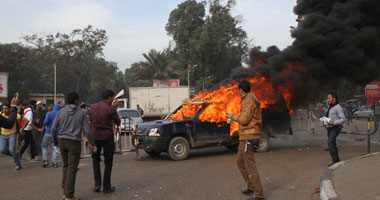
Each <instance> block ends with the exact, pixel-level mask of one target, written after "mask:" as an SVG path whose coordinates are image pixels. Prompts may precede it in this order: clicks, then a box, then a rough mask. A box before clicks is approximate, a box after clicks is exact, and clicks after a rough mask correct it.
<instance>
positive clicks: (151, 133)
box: [149, 128, 160, 136]
mask: <svg viewBox="0 0 380 200" xmlns="http://www.w3.org/2000/svg"><path fill="white" fill-rule="evenodd" d="M149 136H160V133H158V128H151V129H150V130H149Z"/></svg>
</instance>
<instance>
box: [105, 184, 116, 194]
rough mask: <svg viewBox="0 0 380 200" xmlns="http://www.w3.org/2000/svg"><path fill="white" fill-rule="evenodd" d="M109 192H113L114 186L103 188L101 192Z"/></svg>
mask: <svg viewBox="0 0 380 200" xmlns="http://www.w3.org/2000/svg"><path fill="white" fill-rule="evenodd" d="M111 192H115V186H111V187H110V188H109V189H104V188H103V193H104V194H108V193H111Z"/></svg>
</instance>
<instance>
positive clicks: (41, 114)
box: [32, 101, 46, 155]
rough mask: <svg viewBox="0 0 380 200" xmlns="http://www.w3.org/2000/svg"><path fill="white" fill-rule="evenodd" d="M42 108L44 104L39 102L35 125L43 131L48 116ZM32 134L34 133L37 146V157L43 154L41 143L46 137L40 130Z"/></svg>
mask: <svg viewBox="0 0 380 200" xmlns="http://www.w3.org/2000/svg"><path fill="white" fill-rule="evenodd" d="M42 108H43V106H42V102H41V101H37V103H36V108H35V110H34V112H33V124H34V126H36V127H37V128H38V129H43V126H44V120H45V116H46V114H45V113H44V112H43V110H42ZM32 133H33V140H34V144H35V145H36V147H35V149H36V155H41V154H42V151H41V143H42V139H43V137H44V133H43V131H38V130H33V131H32Z"/></svg>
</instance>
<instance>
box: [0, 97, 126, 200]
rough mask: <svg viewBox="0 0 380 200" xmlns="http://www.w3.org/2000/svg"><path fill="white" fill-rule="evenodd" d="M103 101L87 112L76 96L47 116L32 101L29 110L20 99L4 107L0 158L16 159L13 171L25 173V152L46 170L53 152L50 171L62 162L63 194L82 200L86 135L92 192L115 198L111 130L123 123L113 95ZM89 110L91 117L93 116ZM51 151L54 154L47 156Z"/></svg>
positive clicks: (0, 118) (71, 199)
mask: <svg viewBox="0 0 380 200" xmlns="http://www.w3.org/2000/svg"><path fill="white" fill-rule="evenodd" d="M102 99H103V100H102V101H100V102H98V103H95V104H93V105H91V108H90V109H88V108H87V106H86V105H85V104H84V103H83V102H82V103H81V105H80V106H79V95H78V93H75V92H72V93H70V94H68V95H67V105H65V104H64V103H63V102H58V103H57V104H55V105H54V108H53V109H52V110H51V111H50V112H49V109H48V108H46V106H45V108H46V109H44V106H43V103H42V102H40V101H35V100H31V101H30V102H29V104H25V103H23V104H21V105H20V103H19V98H18V94H17V95H16V97H14V98H13V99H12V100H11V104H3V105H2V112H1V115H0V127H1V135H0V153H1V154H4V155H7V156H11V157H12V158H13V161H14V164H15V168H14V171H18V170H21V169H22V166H21V161H25V160H26V159H24V158H23V157H22V156H23V155H24V153H25V151H26V150H27V149H28V147H29V150H30V159H29V161H30V162H37V161H39V160H38V159H37V155H39V154H42V167H47V166H48V165H49V157H48V155H49V151H50V152H51V156H52V158H51V161H52V167H55V168H56V167H58V160H59V159H58V155H57V154H60V155H61V160H62V170H63V173H62V189H63V199H64V200H78V199H79V198H77V197H75V196H74V191H75V179H76V173H77V170H78V165H79V160H80V155H81V142H82V134H83V133H84V134H85V137H86V139H87V140H88V142H89V144H90V146H91V147H92V158H93V171H94V182H95V183H94V189H93V191H94V192H100V191H101V190H102V191H103V193H111V192H114V191H115V187H114V186H112V184H111V173H112V163H113V155H114V145H115V144H114V133H113V124H117V125H120V118H119V116H118V114H117V111H116V107H117V105H118V101H117V100H114V92H113V91H112V90H106V91H105V92H103V94H102ZM89 110H91V111H89ZM49 147H50V150H49ZM102 150H103V152H104V163H105V170H104V176H103V180H101V177H102V176H101V171H100V161H101V159H100V155H101V152H102Z"/></svg>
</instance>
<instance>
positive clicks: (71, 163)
mask: <svg viewBox="0 0 380 200" xmlns="http://www.w3.org/2000/svg"><path fill="white" fill-rule="evenodd" d="M80 144H81V142H79V141H74V140H69V139H59V149H60V150H61V157H62V162H63V165H62V189H63V195H65V196H66V198H73V197H74V192H75V179H76V175H77V171H78V165H79V159H80V153H81V145H80Z"/></svg>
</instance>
